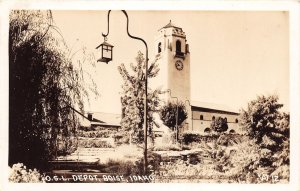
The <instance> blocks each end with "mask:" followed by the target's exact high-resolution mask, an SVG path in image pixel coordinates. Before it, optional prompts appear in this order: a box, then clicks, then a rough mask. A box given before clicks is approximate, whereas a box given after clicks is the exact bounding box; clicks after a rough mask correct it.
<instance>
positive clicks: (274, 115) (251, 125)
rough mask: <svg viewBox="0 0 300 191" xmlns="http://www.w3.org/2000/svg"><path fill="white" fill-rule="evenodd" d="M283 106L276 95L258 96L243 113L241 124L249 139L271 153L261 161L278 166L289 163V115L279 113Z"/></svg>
mask: <svg viewBox="0 0 300 191" xmlns="http://www.w3.org/2000/svg"><path fill="white" fill-rule="evenodd" d="M282 106H283V104H279V103H278V96H276V95H271V96H268V97H266V96H258V97H257V99H256V100H253V101H251V102H250V103H249V104H248V108H247V109H246V110H242V112H241V124H242V125H243V126H244V128H245V129H246V130H247V133H248V135H249V137H250V138H252V139H254V140H255V142H256V143H257V144H258V145H259V147H260V148H261V149H264V150H266V149H267V150H269V151H270V152H271V153H270V154H269V156H268V157H265V158H262V159H263V160H261V161H262V162H264V161H265V163H269V162H271V161H273V163H270V164H272V165H277V166H278V165H280V164H288V163H289V114H286V113H284V112H280V111H279V109H280V108H281V107H282ZM279 163H280V164H279ZM270 164H268V165H270Z"/></svg>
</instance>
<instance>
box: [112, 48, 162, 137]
mask: <svg viewBox="0 0 300 191" xmlns="http://www.w3.org/2000/svg"><path fill="white" fill-rule="evenodd" d="M130 69H131V71H129V70H128V69H126V67H125V65H124V64H121V65H120V66H119V67H118V70H119V72H120V74H121V76H122V78H123V80H124V84H123V85H122V89H123V93H122V97H121V103H122V113H123V115H122V120H121V126H122V128H123V129H124V131H127V132H129V131H133V134H134V136H133V138H134V139H135V140H137V141H138V142H141V141H142V140H143V136H144V132H143V124H144V99H145V58H144V56H143V54H142V53H141V52H138V55H137V57H136V64H133V63H131V64H130ZM158 72H159V68H158V64H157V63H156V61H154V62H153V63H151V64H150V66H149V68H148V78H154V77H155V76H157V74H158ZM147 99H148V100H147V104H148V116H147V121H148V127H149V134H151V130H152V126H153V112H155V111H156V110H157V109H158V106H159V98H158V90H151V89H148V95H147Z"/></svg>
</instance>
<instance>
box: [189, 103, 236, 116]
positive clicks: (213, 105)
mask: <svg viewBox="0 0 300 191" xmlns="http://www.w3.org/2000/svg"><path fill="white" fill-rule="evenodd" d="M191 106H192V107H196V108H205V109H211V110H217V111H223V112H230V113H235V114H239V111H238V110H236V109H233V108H231V107H229V106H227V105H223V104H216V103H208V102H199V101H191Z"/></svg>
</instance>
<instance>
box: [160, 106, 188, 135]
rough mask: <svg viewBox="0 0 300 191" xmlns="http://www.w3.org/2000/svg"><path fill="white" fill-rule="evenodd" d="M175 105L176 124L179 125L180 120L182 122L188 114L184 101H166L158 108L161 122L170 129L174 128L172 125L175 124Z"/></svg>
mask: <svg viewBox="0 0 300 191" xmlns="http://www.w3.org/2000/svg"><path fill="white" fill-rule="evenodd" d="M177 107H178V119H177V126H178V127H180V126H181V124H182V122H184V120H186V119H187V116H188V114H187V111H186V108H185V105H184V103H182V102H179V103H178V104H176V103H174V102H168V103H167V104H166V105H164V106H163V107H162V108H161V109H160V112H159V116H160V119H161V120H162V122H163V124H164V125H166V126H167V127H169V128H170V129H172V130H174V127H175V126H176V117H177Z"/></svg>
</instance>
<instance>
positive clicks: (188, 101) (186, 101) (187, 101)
mask: <svg viewBox="0 0 300 191" xmlns="http://www.w3.org/2000/svg"><path fill="white" fill-rule="evenodd" d="M184 103H185V105H186V103H189V106H190V108H191V107H192V106H191V102H190V100H188V99H187V100H185V101H184ZM189 111H190V110H189ZM190 115H191V122H192V124H191V125H192V131H193V112H192V108H191V113H190Z"/></svg>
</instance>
